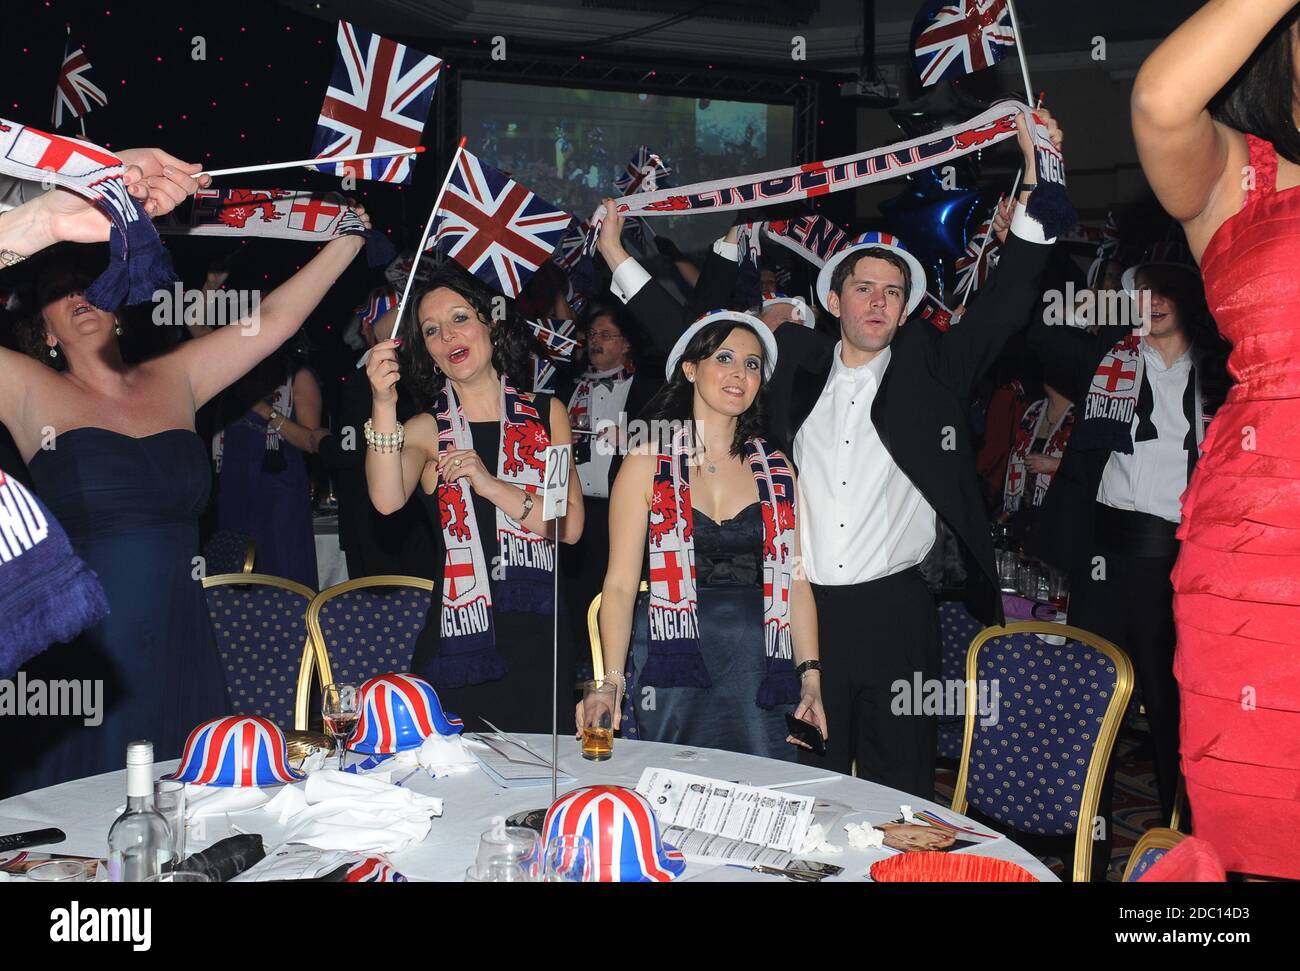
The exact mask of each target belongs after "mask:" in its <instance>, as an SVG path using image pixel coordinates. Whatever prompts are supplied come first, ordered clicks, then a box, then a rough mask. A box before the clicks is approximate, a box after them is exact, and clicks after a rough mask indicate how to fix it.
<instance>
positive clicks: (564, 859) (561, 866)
mask: <svg viewBox="0 0 1300 971" xmlns="http://www.w3.org/2000/svg"><path fill="white" fill-rule="evenodd" d="M591 858H592V849H591V840H589V839H587V837H585V836H572V835H562V836H555V837H552V839H551V841H550V842H549V843H547V844H546V858H545V859H544V860H543V861H542V882H543V883H590V882H591V879H592V876H591Z"/></svg>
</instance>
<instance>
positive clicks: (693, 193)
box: [587, 101, 1079, 252]
mask: <svg viewBox="0 0 1300 971" xmlns="http://www.w3.org/2000/svg"><path fill="white" fill-rule="evenodd" d="M1018 115H1025V116H1026V117H1028V118H1029V119H1030V130H1031V131H1032V132H1033V137H1034V145H1035V148H1036V153H1037V167H1038V189H1037V191H1035V192H1034V193H1033V194H1032V195H1031V196H1030V202H1029V215H1030V216H1032V217H1034V219H1036V220H1037V221H1038V222H1039V223H1040V224H1041V225H1042V226H1043V229H1044V231H1045V232H1046V234H1047V235H1048V236H1049V237H1051V236H1059V235H1060V234H1061V233H1064V232H1066V231H1067V230H1069V229H1071V228H1073V227H1074V226H1075V225H1076V224H1077V223H1078V221H1079V219H1078V214H1077V213H1075V211H1074V207H1073V206H1072V205H1071V204H1070V200H1069V197H1068V196H1067V195H1066V192H1065V165H1064V163H1063V161H1062V159H1061V154H1060V153H1059V152H1058V151H1057V150H1056V148H1055V146H1053V145H1052V141H1051V139H1050V138H1049V137H1048V133H1047V128H1046V126H1044V125H1041V124H1039V123H1037V122H1035V121H1033V112H1032V109H1030V108H1029V106H1028V105H1025V104H1023V103H1021V102H1019V101H1004V102H1001V103H999V104H996V105H994V106H993V107H991V108H989V109H987V110H986V111H984V112H981V113H980V114H979V115H976V116H975V117H974V118H972V119H970V120H969V121H967V122H963V123H962V124H959V125H954V126H952V127H950V128H945V129H944V130H943V131H940V132H936V133H934V134H932V135H923V136H921V137H920V138H913V139H909V140H907V141H903V142H898V143H897V144H894V145H889V146H886V147H884V148H873V149H868V150H867V151H865V152H859V153H857V154H855V155H846V156H844V157H842V158H836V159H829V160H827V161H824V162H812V163H810V164H807V165H797V166H792V167H790V168H786V169H778V170H776V171H773V172H763V173H760V174H756V175H742V176H736V177H732V178H729V179H717V180H714V181H711V182H697V183H694V184H693V185H687V186H681V187H678V188H673V189H660V190H659V191H657V192H638V193H635V194H633V195H627V196H621V197H620V198H618V199H615V200H614V204H615V206H616V207H617V209H618V212H620V213H621V214H623V215H624V216H625V217H628V218H632V217H638V216H680V215H684V214H687V213H691V212H703V211H706V210H711V211H729V210H735V209H751V208H754V207H757V206H772V205H778V204H780V203H785V202H794V201H797V200H802V199H809V198H812V197H814V196H820V195H825V194H827V193H829V192H842V191H844V190H845V189H857V188H861V187H862V186H864V185H871V184H873V183H877V182H884V181H886V180H888V179H895V178H898V177H899V176H902V175H911V174H912V173H914V172H919V171H921V170H922V169H929V168H933V167H935V166H937V165H943V164H945V163H947V162H951V161H953V160H954V159H958V158H961V157H962V156H964V155H969V154H970V153H972V152H977V151H981V150H983V149H986V148H991V147H992V146H994V145H997V144H999V143H1000V142H1004V141H1006V140H1007V139H1014V138H1015V137H1016V133H1017V128H1016V117H1017V116H1018ZM603 217H604V207H603V206H602V207H601V208H600V209H597V210H596V213H595V215H594V216H593V217H592V229H591V232H590V233H589V234H588V239H587V249H588V252H591V251H592V250H594V248H595V243H596V236H597V235H598V234H599V228H600V222H601V221H602V219H603Z"/></svg>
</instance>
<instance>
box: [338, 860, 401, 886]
mask: <svg viewBox="0 0 1300 971" xmlns="http://www.w3.org/2000/svg"><path fill="white" fill-rule="evenodd" d="M343 880H344V882H345V883H406V882H407V881H406V877H404V876H402V875H401V874H400V873H398V872H397V871H396V870H394V869H393V865H392V864H391V863H389V862H388V861H387V860H385V859H383V858H382V857H378V856H367V857H366V858H365V859H363V860H361V861H360V862H358V863H354V864H352V866H351V867H350V868H349V869H348V872H347V876H345V877H344V878H343Z"/></svg>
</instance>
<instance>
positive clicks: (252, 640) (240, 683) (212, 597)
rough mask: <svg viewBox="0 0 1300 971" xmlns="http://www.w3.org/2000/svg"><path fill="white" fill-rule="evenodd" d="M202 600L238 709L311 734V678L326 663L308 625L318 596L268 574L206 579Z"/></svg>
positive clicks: (240, 711)
mask: <svg viewBox="0 0 1300 971" xmlns="http://www.w3.org/2000/svg"><path fill="white" fill-rule="evenodd" d="M203 595H204V597H205V598H206V599H207V602H208V615H209V617H210V618H211V619H212V630H213V633H214V634H215V635H216V638H217V650H218V652H219V653H220V655H221V667H222V671H223V673H224V674H225V678H226V687H227V689H228V690H229V691H230V702H231V705H232V706H233V709H234V710H235V711H236V712H238V713H240V714H242V715H261V716H262V717H264V718H269V719H270V720H271V721H273V722H275V724H276V725H279V726H280V727H281V728H282V729H287V728H288V727H289V725H290V724H292V725H293V728H294V729H295V730H297V731H304V730H306V728H307V708H308V705H309V704H310V701H311V676H312V672H313V671H314V670H315V669H316V668H317V667H318V666H319V665H320V664H321V663H322V662H323V661H324V655H323V654H321V653H320V652H319V651H316V650H315V649H314V648H313V646H312V643H311V639H310V638H309V637H308V636H307V629H306V623H305V619H306V616H307V608H308V606H309V605H310V604H311V602H312V599H313V598H314V597H315V596H316V591H315V590H313V589H311V588H310V587H306V586H303V585H302V584H301V583H295V582H294V581H293V580H286V579H284V578H283V577H273V576H268V575H267V574H263V573H224V574H220V575H218V576H211V577H205V578H204V580H203Z"/></svg>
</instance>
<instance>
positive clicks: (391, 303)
mask: <svg viewBox="0 0 1300 971" xmlns="http://www.w3.org/2000/svg"><path fill="white" fill-rule="evenodd" d="M399 299H400V295H399V294H398V292H397V291H396V290H394V289H393V288H392V287H376V288H375V289H374V290H371V291H370V296H369V298H367V300H366V302H365V303H363V304H362V305H361V306H360V307H358V308H357V309H356V315H357V316H358V317H360V318H361V322H362V323H363V324H366V325H367V326H369V327H373V326H374V325H375V323H376V322H377V321H378V320H379V318H380V317H382V316H383V315H384V314H386V313H388V311H390V310H392V309H393V308H394V307H396V306H397V301H398V300H399Z"/></svg>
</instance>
